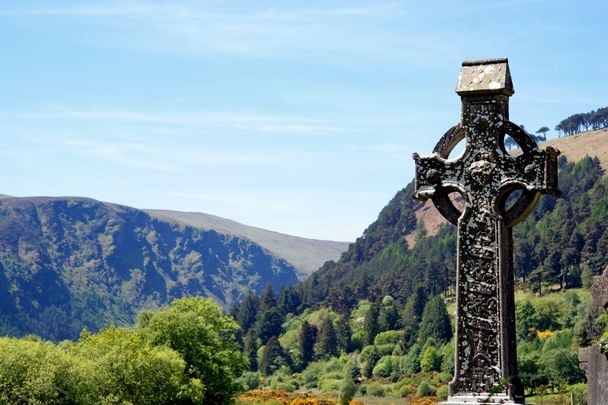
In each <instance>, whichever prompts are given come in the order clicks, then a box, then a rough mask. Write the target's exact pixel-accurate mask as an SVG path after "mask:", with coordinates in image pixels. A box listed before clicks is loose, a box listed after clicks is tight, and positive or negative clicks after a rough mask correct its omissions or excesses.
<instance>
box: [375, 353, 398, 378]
mask: <svg viewBox="0 0 608 405" xmlns="http://www.w3.org/2000/svg"><path fill="white" fill-rule="evenodd" d="M392 372H393V365H392V361H391V356H384V357H382V358H381V359H380V360H378V362H377V363H376V366H375V367H374V370H373V371H372V375H373V376H374V377H388V376H389V375H391V373H392Z"/></svg>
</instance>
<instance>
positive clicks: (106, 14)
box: [0, 0, 454, 64]
mask: <svg viewBox="0 0 608 405" xmlns="http://www.w3.org/2000/svg"><path fill="white" fill-rule="evenodd" d="M237 7H238V8H237ZM0 15H5V16H6V15H15V16H24V17H27V16H39V17H49V18H61V17H65V18H71V17H78V18H91V19H92V21H91V23H90V25H89V27H88V28H87V29H88V31H89V34H88V35H86V36H80V37H75V40H76V41H87V43H90V44H93V45H98V46H100V47H133V48H137V49H145V50H148V51H156V52H170V53H174V52H178V53H187V54H208V53H211V54H217V53H219V54H231V55H237V56H242V57H249V58H251V57H253V58H269V57H270V58H276V57H286V56H289V57H292V58H302V57H306V58H308V59H309V61H311V62H312V61H313V60H316V61H317V63H339V62H340V61H343V60H344V57H348V58H352V57H357V55H358V56H360V57H363V58H362V59H361V61H362V62H366V63H369V62H370V61H373V60H375V59H378V58H382V59H390V60H395V59H400V60H402V61H407V62H408V63H414V64H420V63H428V61H427V57H426V56H425V55H429V54H433V55H436V54H437V53H440V54H444V55H446V54H448V55H451V54H453V53H454V50H453V47H451V46H449V45H447V44H444V43H443V41H442V39H441V38H438V37H437V36H436V35H431V34H430V33H428V32H427V33H425V34H424V36H422V35H420V34H415V33H414V32H413V31H409V33H408V29H407V27H408V26H409V25H417V24H418V23H417V21H416V18H415V16H413V15H412V13H410V12H409V10H408V7H406V6H405V5H404V4H403V3H400V2H392V1H389V2H377V3H373V4H370V3H367V2H362V3H353V4H350V5H347V6H344V5H332V4H318V5H316V6H307V7H301V6H293V5H290V4H285V3H278V4H277V5H276V6H267V5H264V6H261V5H257V4H256V3H246V4H239V5H237V6H233V7H230V5H226V4H225V3H219V4H214V3H207V2H205V3H201V2H193V1H179V2H165V3H159V2H147V1H135V0H132V1H123V2H114V1H113V2H97V3H93V4H88V5H78V4H74V5H69V6H67V5H63V6H48V5H46V4H44V5H41V6H38V7H25V6H24V7H22V8H19V9H16V10H12V11H10V10H9V11H4V12H0ZM397 18H401V19H402V20H400V21H399V23H400V24H401V25H403V27H404V29H405V35H403V34H402V35H396V34H395V33H394V32H393V31H391V30H390V29H386V28H383V27H384V26H385V25H386V23H389V22H392V23H397V21H396V19H397Z"/></svg>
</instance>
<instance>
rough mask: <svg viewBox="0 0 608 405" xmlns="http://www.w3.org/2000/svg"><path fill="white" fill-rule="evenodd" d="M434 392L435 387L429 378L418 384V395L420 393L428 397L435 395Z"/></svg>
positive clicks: (421, 395) (420, 395)
mask: <svg viewBox="0 0 608 405" xmlns="http://www.w3.org/2000/svg"><path fill="white" fill-rule="evenodd" d="M434 393H435V389H434V387H433V386H432V385H431V384H430V383H429V382H428V381H427V380H422V382H421V383H420V384H418V389H417V390H416V395H418V396H419V397H426V396H429V395H433V394H434Z"/></svg>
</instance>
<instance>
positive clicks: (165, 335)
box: [137, 298, 248, 404]
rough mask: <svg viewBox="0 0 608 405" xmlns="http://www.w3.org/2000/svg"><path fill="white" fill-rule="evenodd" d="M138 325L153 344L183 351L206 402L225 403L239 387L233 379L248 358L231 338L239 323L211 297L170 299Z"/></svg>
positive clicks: (191, 375)
mask: <svg viewBox="0 0 608 405" xmlns="http://www.w3.org/2000/svg"><path fill="white" fill-rule="evenodd" d="M137 328H138V331H139V332H140V333H141V335H142V336H144V337H145V338H146V339H147V340H148V341H149V342H151V343H152V344H153V345H155V346H162V345H165V346H167V347H170V348H172V349H174V350H176V351H177V352H178V353H180V354H181V355H182V357H183V359H184V360H185V362H186V366H187V367H186V371H187V373H188V375H189V376H190V377H193V378H198V379H199V380H200V381H201V382H202V383H203V384H204V386H205V402H207V403H218V404H219V403H228V402H230V400H231V398H232V396H233V395H234V394H235V393H236V392H237V391H238V390H239V386H238V384H237V383H236V382H235V379H236V377H237V376H238V375H239V374H240V373H241V372H243V371H244V370H246V368H247V363H248V362H247V359H246V357H245V356H244V355H243V354H241V353H240V350H239V348H238V346H237V344H236V342H235V339H234V332H235V331H236V330H237V329H238V325H237V324H236V322H235V321H234V320H233V319H232V318H230V317H229V316H226V315H224V314H223V313H222V309H221V308H220V307H219V306H218V305H217V304H216V303H215V302H214V301H213V300H211V299H207V298H182V299H179V300H176V301H173V303H172V304H171V305H169V306H168V307H166V308H163V309H160V310H158V311H157V312H155V313H153V314H152V316H150V317H149V319H146V320H145V323H139V324H138V325H137Z"/></svg>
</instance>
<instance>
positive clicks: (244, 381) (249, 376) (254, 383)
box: [237, 371, 260, 391]
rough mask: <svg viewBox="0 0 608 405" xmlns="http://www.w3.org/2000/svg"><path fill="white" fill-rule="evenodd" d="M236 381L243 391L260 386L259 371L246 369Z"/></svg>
mask: <svg viewBox="0 0 608 405" xmlns="http://www.w3.org/2000/svg"><path fill="white" fill-rule="evenodd" d="M237 382H238V383H239V384H241V387H243V391H250V390H255V389H258V388H259V387H260V373H258V372H257V371H246V372H244V373H243V374H242V375H241V376H240V377H239V378H238V379H237Z"/></svg>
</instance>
